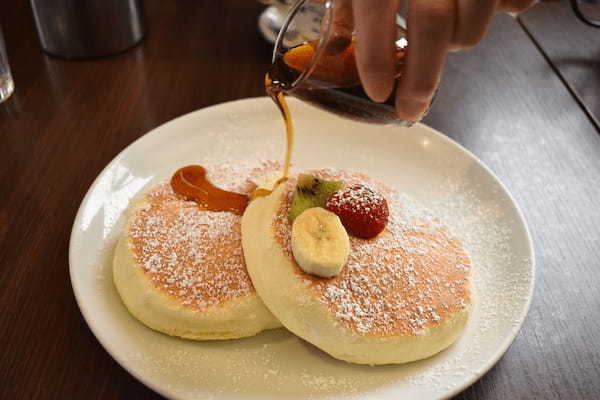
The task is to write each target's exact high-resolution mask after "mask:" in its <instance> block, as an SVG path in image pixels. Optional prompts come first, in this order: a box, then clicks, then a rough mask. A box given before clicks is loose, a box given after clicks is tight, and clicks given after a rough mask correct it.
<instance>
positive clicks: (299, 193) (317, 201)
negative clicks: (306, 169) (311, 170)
mask: <svg viewBox="0 0 600 400" xmlns="http://www.w3.org/2000/svg"><path fill="white" fill-rule="evenodd" d="M343 188H344V182H341V181H328V180H325V179H320V178H317V177H316V176H313V175H308V174H301V175H300V176H298V183H297V185H296V190H295V191H294V194H293V195H292V206H291V207H290V210H289V212H288V218H289V220H290V223H292V222H294V219H296V217H297V216H298V215H300V214H302V212H304V210H307V209H309V208H314V207H325V204H326V203H327V200H328V199H329V198H330V197H331V195H332V194H333V193H335V192H337V191H338V190H340V189H343Z"/></svg>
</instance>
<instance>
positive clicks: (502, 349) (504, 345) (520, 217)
mask: <svg viewBox="0 0 600 400" xmlns="http://www.w3.org/2000/svg"><path fill="white" fill-rule="evenodd" d="M264 99H267V97H266V96H258V97H248V98H243V99H237V100H232V101H226V102H222V103H217V104H213V105H211V106H208V107H203V108H199V109H196V110H193V111H190V112H187V113H185V114H182V115H180V116H178V117H176V118H173V119H171V120H168V121H165V122H163V123H162V124H160V125H158V126H156V127H154V128H152V129H151V130H149V131H148V132H146V133H144V134H143V135H141V136H139V137H138V138H137V139H135V140H134V141H133V142H131V143H129V144H128V145H127V146H125V148H123V149H122V150H121V151H120V152H119V153H118V154H117V155H115V156H114V157H113V158H112V159H111V160H110V161H109V162H108V163H107V164H106V166H105V167H104V168H103V169H102V170H101V171H100V172H99V173H98V175H97V176H96V178H95V179H94V181H93V182H92V183H91V184H90V186H89V187H88V189H87V191H86V193H85V196H84V197H83V199H82V200H81V203H80V204H79V207H78V209H77V214H76V215H75V219H74V221H73V225H72V227H71V233H70V237H69V280H70V283H71V287H72V289H73V295H74V297H75V302H76V303H77V307H78V308H79V311H80V312H81V314H82V316H83V319H84V321H85V323H86V325H87V326H88V328H89V329H90V331H91V332H92V334H93V335H94V337H95V338H96V340H97V341H98V342H99V343H100V345H101V346H102V347H103V348H104V350H105V351H106V352H107V353H108V354H109V355H110V356H111V357H112V358H113V360H115V361H116V362H117V363H118V364H119V365H120V366H121V367H122V368H123V369H124V370H125V371H127V372H128V373H129V374H130V375H131V376H133V377H134V378H135V379H137V380H138V381H139V382H141V383H142V384H143V385H145V386H146V387H148V388H150V389H151V390H153V391H154V392H156V393H158V394H159V395H161V396H164V397H165V398H168V399H177V398H179V397H177V396H176V395H175V393H172V392H169V391H167V390H166V389H165V388H162V387H161V386H160V385H158V384H155V383H154V382H153V380H151V379H147V378H146V377H145V376H144V375H142V374H139V373H137V372H136V371H135V369H134V368H133V367H131V366H129V365H128V362H127V360H126V359H125V358H123V357H121V356H120V355H119V353H118V351H116V350H115V349H113V348H112V346H111V344H110V343H109V341H108V340H106V339H105V338H104V337H103V335H102V334H101V332H100V329H99V327H98V326H96V325H95V324H94V323H93V317H92V316H91V315H90V313H89V309H86V306H85V305H84V302H83V294H82V292H81V288H80V286H79V283H78V282H77V279H74V275H75V272H74V271H75V266H74V265H75V260H74V258H75V256H74V251H75V250H74V242H75V240H76V239H75V236H76V233H75V231H76V228H77V227H78V226H80V225H81V223H80V222H81V219H82V218H83V209H84V206H85V205H86V204H87V202H88V200H89V197H90V196H91V194H92V192H93V191H94V189H95V188H96V186H97V184H98V182H99V180H100V179H101V178H102V177H103V176H104V174H105V172H106V171H107V170H108V169H109V168H110V167H112V166H113V165H114V164H115V163H116V162H117V161H118V160H120V159H121V158H123V155H124V154H126V152H128V151H130V149H131V148H132V147H133V146H135V145H136V144H137V143H138V142H139V141H141V140H142V139H144V138H147V137H149V136H153V135H156V132H157V131H159V130H160V129H163V128H164V127H165V126H166V125H168V124H172V123H175V122H176V121H179V120H181V119H184V118H188V117H189V116H191V115H192V114H196V113H200V112H210V110H211V109H214V108H224V107H229V106H230V105H232V104H235V103H241V102H257V101H264ZM304 104H306V103H304ZM306 105H307V106H308V107H310V108H312V109H316V110H318V111H319V112H323V111H320V110H319V109H318V108H316V107H315V106H313V105H310V104H306ZM417 125H418V126H420V127H421V128H424V129H425V130H427V131H429V132H430V133H431V134H433V135H434V136H435V137H436V138H437V139H439V140H441V141H442V142H444V143H445V144H447V145H450V146H451V147H455V148H457V149H458V150H460V151H462V152H464V153H466V155H467V156H468V157H469V158H470V159H471V160H473V161H474V162H475V163H476V164H477V165H478V166H479V167H481V168H483V170H485V172H486V173H487V174H489V175H490V176H491V177H492V178H493V180H494V181H495V183H496V184H498V185H499V187H500V189H501V190H502V192H504V194H505V195H506V196H507V197H508V199H509V200H510V205H511V206H512V207H513V208H514V209H515V211H516V216H517V222H519V223H520V224H521V226H522V227H523V229H524V233H525V237H526V239H527V240H526V241H527V243H526V249H527V251H528V252H529V262H530V264H531V267H530V270H531V280H530V283H529V285H528V287H527V300H526V302H525V305H524V307H523V308H522V309H521V311H520V313H519V314H518V315H517V319H518V323H516V324H514V325H513V326H512V329H511V330H510V331H509V334H508V335H507V336H506V337H505V339H504V341H502V342H501V344H500V345H499V346H498V348H497V350H496V352H495V353H494V354H493V356H492V357H491V358H490V359H489V361H487V362H486V363H485V366H484V367H483V368H482V369H481V370H479V371H478V372H477V373H476V374H473V375H471V376H470V377H469V378H468V379H466V380H465V381H464V382H463V383H461V384H459V385H457V386H456V387H454V388H452V389H450V390H448V391H447V392H446V393H444V394H443V396H442V397H440V399H449V398H451V397H453V396H456V395H457V394H459V393H461V392H462V391H464V390H466V389H467V388H469V387H470V386H472V385H473V384H474V383H475V382H476V381H478V380H479V379H480V378H481V377H482V376H484V375H485V374H486V373H487V372H488V371H489V370H490V369H492V367H494V366H495V365H496V364H497V363H498V361H499V360H500V358H502V356H504V354H505V353H506V351H507V350H508V348H509V347H510V345H511V344H512V343H513V342H514V340H515V338H516V337H517V335H518V333H519V331H520V330H521V327H522V326H523V323H524V322H525V319H526V318H527V314H528V313H529V309H530V307H531V303H532V301H533V295H534V289H535V282H536V276H537V268H536V255H535V249H534V246H533V239H532V237H531V232H530V229H529V226H528V224H527V220H526V219H525V216H524V214H523V212H522V210H521V208H520V206H519V204H518V203H517V201H516V200H515V198H514V197H513V195H512V193H511V192H510V191H509V190H508V188H507V187H506V186H505V185H504V183H503V182H502V181H501V180H500V179H499V178H498V176H497V175H496V174H495V173H494V172H493V171H492V170H491V169H490V168H489V167H488V166H487V165H486V164H485V163H484V162H483V161H481V160H480V159H479V158H478V157H477V156H475V154H473V153H472V152H471V151H470V150H468V149H466V148H465V147H463V146H462V145H461V144H460V143H458V142H456V141H455V140H454V139H452V138H450V137H448V136H446V135H445V134H443V133H442V132H440V131H438V130H437V129H434V128H432V127H430V126H428V125H425V124H423V123H420V122H419V123H418V124H417Z"/></svg>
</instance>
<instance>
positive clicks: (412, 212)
mask: <svg viewBox="0 0 600 400" xmlns="http://www.w3.org/2000/svg"><path fill="white" fill-rule="evenodd" d="M310 173H312V174H313V175H316V176H317V177H319V178H323V179H328V180H343V181H344V182H345V183H346V184H348V185H349V184H354V183H362V184H366V185H368V186H371V187H372V188H374V189H375V190H377V191H378V192H380V193H381V194H383V195H384V196H385V197H386V199H387V202H388V206H389V209H390V218H389V222H388V225H387V227H386V229H385V230H384V231H383V232H382V233H381V234H379V235H378V236H377V237H375V238H373V239H368V240H365V239H359V238H355V237H351V238H350V247H351V250H350V255H349V258H348V262H347V264H346V266H345V267H344V268H343V269H342V272H341V273H340V274H339V275H338V276H336V277H334V278H329V279H327V278H319V277H316V276H312V275H309V274H306V273H305V272H304V271H302V270H301V269H300V267H299V266H298V265H297V263H296V262H295V260H294V258H293V255H292V249H291V224H290V223H289V221H288V217H287V214H288V209H289V207H290V204H291V195H292V193H293V190H294V188H295V184H296V181H295V179H292V180H290V181H288V182H287V183H286V184H284V185H280V186H279V187H278V188H277V190H275V191H274V192H273V194H271V195H270V196H268V197H265V198H260V199H257V200H255V201H253V202H252V203H251V204H250V205H249V206H248V208H247V209H246V212H245V214H244V217H243V220H242V244H243V248H244V255H245V257H246V263H247V267H248V272H249V273H250V277H251V278H252V282H253V284H254V287H255V288H256V290H257V291H258V293H259V295H260V296H261V298H262V299H263V301H264V302H265V304H266V305H267V307H269V309H270V310H271V312H272V313H273V314H274V315H275V316H276V317H277V318H278V319H279V320H280V321H281V323H282V324H283V325H284V326H285V327H286V328H287V329H289V330H290V331H292V332H293V333H295V334H297V335H298V336H300V337H301V338H303V339H305V340H307V341H308V342H310V343H312V344H314V345H316V346H317V347H319V348H321V349H322V350H324V351H325V352H327V353H329V354H331V355H332V356H333V357H335V358H338V359H342V360H346V361H349V362H355V363H361V364H389V363H405V362H409V361H415V360H419V359H423V358H427V357H429V356H432V355H433V354H436V353H438V352H439V351H441V350H443V349H445V348H446V347H448V346H449V345H450V344H452V343H453V342H454V341H455V339H456V338H457V337H458V335H459V334H460V333H461V332H462V330H463V329H464V327H465V325H466V323H467V319H468V315H469V310H470V306H471V288H470V285H471V283H470V271H471V261H470V258H469V255H468V254H467V252H466V251H465V249H464V248H463V246H462V244H461V242H460V240H458V239H457V238H456V237H454V236H453V235H452V234H451V232H450V231H449V230H448V228H447V227H446V226H445V225H444V224H443V223H441V222H440V221H439V220H437V219H436V218H434V217H432V216H431V215H429V214H428V212H427V211H426V210H424V209H423V208H422V207H419V206H417V205H414V204H412V202H411V204H408V202H406V201H403V198H402V196H401V195H400V194H399V193H398V192H397V191H395V190H393V189H391V188H389V187H387V186H385V185H383V184H381V183H378V182H375V181H373V180H372V179H370V178H368V177H367V176H365V175H363V174H358V173H353V172H349V171H342V170H331V169H328V170H319V171H310Z"/></svg>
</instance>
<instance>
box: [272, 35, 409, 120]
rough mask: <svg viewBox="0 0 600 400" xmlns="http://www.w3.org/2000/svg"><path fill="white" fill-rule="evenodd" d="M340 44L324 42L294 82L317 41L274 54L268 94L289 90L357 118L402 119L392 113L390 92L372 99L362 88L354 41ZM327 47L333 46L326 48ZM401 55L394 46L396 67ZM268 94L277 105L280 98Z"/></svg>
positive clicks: (311, 54)
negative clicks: (380, 98) (386, 96)
mask: <svg viewBox="0 0 600 400" xmlns="http://www.w3.org/2000/svg"><path fill="white" fill-rule="evenodd" d="M342 43H343V42H342ZM343 46H345V47H341V48H340V44H339V43H336V45H335V46H328V48H327V49H325V51H323V52H322V54H320V56H319V58H318V60H317V62H316V65H315V67H314V69H313V71H312V72H311V73H310V75H309V76H308V78H306V79H304V80H303V81H302V82H300V83H299V84H298V85H297V86H293V82H294V81H295V80H296V79H297V78H298V77H299V76H300V74H301V73H302V72H303V71H304V69H306V68H308V66H309V65H310V63H311V60H312V58H313V57H314V56H315V53H316V47H317V44H316V43H315V42H312V43H303V44H300V45H298V46H295V47H292V48H289V49H288V50H286V51H285V53H283V54H280V55H279V56H278V57H276V58H275V62H274V63H273V65H272V66H271V69H270V70H269V72H268V74H267V93H269V94H270V95H271V93H279V92H284V93H286V94H288V93H289V94H290V95H292V96H294V97H297V98H299V99H301V100H304V101H306V102H308V103H310V104H313V105H315V106H317V107H319V108H322V109H324V110H327V111H330V112H333V113H335V114H338V115H340V116H342V117H345V118H350V119H354V120H358V121H363V122H370V123H381V124H389V123H396V124H398V123H403V122H404V121H403V120H402V119H400V118H399V117H398V115H397V114H396V109H395V106H394V98H393V95H392V96H390V98H389V99H388V100H387V101H385V102H383V103H376V102H374V101H372V100H371V99H370V98H369V97H368V96H367V93H366V92H365V91H364V89H363V87H362V85H361V83H360V78H359V76H358V70H357V67H356V58H355V55H354V54H355V53H354V50H355V41H354V40H351V41H350V40H349V41H347V42H346V43H343ZM336 47H337V48H336ZM331 48H336V49H335V50H334V51H329V50H330V49H331ZM403 59H404V49H403V48H400V47H398V48H397V51H396V60H397V63H398V64H397V70H398V71H400V67H401V65H402V61H403ZM392 93H393V92H392ZM271 98H273V99H274V100H275V102H276V103H277V104H278V107H280V105H279V104H280V101H279V100H278V99H276V98H275V97H273V95H271ZM280 109H281V107H280ZM284 118H285V116H284ZM286 125H287V123H286Z"/></svg>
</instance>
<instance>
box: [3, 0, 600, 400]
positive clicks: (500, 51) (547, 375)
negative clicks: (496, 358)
mask: <svg viewBox="0 0 600 400" xmlns="http://www.w3.org/2000/svg"><path fill="white" fill-rule="evenodd" d="M146 6H147V19H148V28H149V35H148V37H147V39H146V40H145V41H144V43H143V44H142V45H141V46H139V47H137V48H135V49H134V50H132V51H130V52H126V53H124V54H121V55H118V56H114V57H109V58H103V59H97V60H87V61H78V62H73V61H63V60H59V59H55V58H51V57H48V56H46V55H44V54H43V53H42V52H41V50H40V48H39V45H38V43H37V40H36V37H35V33H34V31H33V23H32V21H31V16H30V10H29V7H28V5H27V2H25V1H21V2H14V5H11V7H8V8H7V7H2V13H0V24H2V26H3V29H4V33H5V37H6V41H7V46H8V52H9V56H10V60H11V64H12V67H13V71H14V76H15V81H16V92H15V94H14V95H13V97H12V98H11V99H10V100H9V101H8V102H6V103H4V104H2V105H0V149H2V153H1V155H2V158H1V161H0V304H2V307H3V308H2V312H1V313H0V343H2V346H3V351H2V352H0V398H7V399H36V398H40V399H47V398H72V399H88V398H98V399H119V398H123V399H132V398H144V399H151V398H158V395H156V394H154V393H153V392H152V391H150V390H149V389H147V388H145V387H144V386H143V385H142V384H140V383H138V382H137V381H136V380H135V379H134V378H133V377H131V376H130V375H129V374H127V373H126V372H125V371H124V370H123V369H122V368H121V367H120V366H119V365H118V364H117V363H116V362H114V361H113V360H112V359H111V357H110V356H109V355H108V354H107V353H106V352H105V351H104V350H103V349H102V347H101V346H100V345H99V344H98V342H97V341H96V340H95V338H94V337H93V335H92V333H91V332H90V330H89V329H88V328H87V326H86V324H85V322H84V321H83V318H82V316H81V314H80V312H79V310H78V308H77V305H76V303H75V300H74V298H73V295H72V290H71V286H70V282H69V277H68V240H69V234H70V229H71V225H72V222H73V219H74V217H75V212H76V210H77V207H78V205H79V203H80V201H81V200H82V198H83V195H84V194H85V192H86V190H87V188H88V187H89V185H90V184H91V183H92V181H93V179H94V178H95V177H96V175H97V174H98V173H99V172H100V170H101V169H102V168H103V167H104V166H105V165H106V164H107V163H108V162H109V161H110V159H112V157H114V156H115V155H116V154H117V153H118V152H119V151H120V150H122V149H123V148H124V147H125V146H126V145H127V144H129V143H130V142H132V141H133V140H134V139H136V138H137V137H139V136H140V135H142V134H144V133H145V132H147V131H148V130H150V129H152V128H154V127H156V126H158V125H160V124H162V123H163V122H165V121H168V120H170V119H172V118H174V117H176V116H179V115H181V114H184V113H187V112H189V111H192V110H195V109H198V108H201V107H205V106H207V105H211V104H215V103H219V102H223V101H227V100H233V99H236V98H242V97H248V96H256V95H261V94H262V93H263V86H262V85H263V74H264V72H265V70H266V68H267V66H268V62H269V53H270V46H268V45H267V44H266V43H264V41H263V40H262V38H260V37H259V35H258V34H257V33H255V32H256V17H257V15H258V13H259V12H260V9H261V6H260V5H259V4H257V3H256V2H255V1H252V0H238V1H225V0H222V1H216V0H213V1H198V0H185V1H184V0H179V1H163V0H161V1H159V0H152V1H147V2H146ZM595 87H596V89H599V90H600V86H598V83H597V81H596V86H595ZM427 122H428V123H429V124H431V125H432V126H434V127H435V128H438V129H440V130H442V131H444V132H446V133H447V134H448V135H449V136H451V137H453V138H454V139H456V140H457V141H459V142H460V143H462V144H463V145H465V146H466V147H467V148H469V149H470V150H471V151H473V152H474V153H475V154H476V155H477V156H479V157H480V158H481V159H483V160H484V161H485V162H486V163H487V164H488V165H489V166H490V167H491V168H492V169H493V170H494V171H495V172H496V173H497V174H498V175H499V176H500V178H501V179H502V180H503V181H504V182H505V183H506V184H507V186H508V188H509V189H510V190H511V191H512V193H513V194H514V195H515V197H516V199H517V201H518V203H519V204H520V205H521V207H522V208H523V211H524V213H525V216H526V218H527V220H528V221H529V224H530V227H531V229H532V234H533V236H534V240H535V246H536V251H537V263H538V275H537V287H536V293H535V298H534V302H533V305H532V309H531V312H530V314H529V317H528V319H527V320H526V322H525V325H524V327H523V329H522V331H521V333H520V334H519V336H518V337H517V339H516V341H515V342H514V344H513V345H512V346H511V347H510V349H509V351H508V352H507V354H506V355H505V356H504V357H503V358H502V359H501V360H500V362H499V363H498V364H497V365H496V367H494V368H493V369H492V370H491V371H490V372H489V373H488V374H487V375H485V376H484V377H483V378H482V379H481V380H479V381H478V382H477V383H476V384H474V385H473V386H472V387H471V388H469V389H467V390H466V391H465V392H464V393H462V394H461V395H460V396H459V398H464V399H484V398H485V399H506V398H511V399H512V398H515V399H521V398H545V399H571V398H589V399H591V398H598V397H600V379H599V378H600V376H599V375H600V372H599V371H600V355H599V351H598V345H597V343H599V341H600V336H599V332H600V325H599V320H600V315H599V313H600V296H598V295H597V289H596V288H597V287H600V208H599V207H598V199H600V189H599V187H598V185H597V182H598V177H599V176H600V135H598V131H597V130H596V129H595V128H594V126H593V125H592V124H591V122H590V120H589V119H588V117H587V116H586V115H585V113H584V112H583V111H582V109H581V108H580V106H579V105H578V104H577V102H576V101H575V100H574V99H573V97H572V96H571V94H570V93H569V91H568V89H567V88H566V87H565V86H564V85H563V83H562V82H561V80H560V79H559V78H558V77H557V75H556V74H555V73H554V71H553V69H552V67H551V66H550V65H549V64H548V62H547V61H546V59H545V58H544V57H543V55H542V54H541V53H540V52H539V51H538V49H537V48H536V47H535V45H534V44H533V43H532V42H531V40H530V38H529V37H528V36H527V35H526V33H525V32H524V31H523V30H522V29H521V28H520V26H519V25H518V24H517V23H516V22H515V21H514V20H513V19H511V18H509V17H506V16H505V17H500V18H498V19H496V21H495V23H494V25H493V27H492V29H491V32H490V36H489V37H488V39H487V40H486V41H485V42H484V43H483V44H482V45H481V46H480V47H478V48H477V49H475V50H472V51H468V52H462V53H457V54H453V55H452V56H451V57H450V60H449V62H448V66H447V70H446V74H445V78H444V82H443V85H442V88H441V90H440V93H439V96H438V98H437V100H436V104H435V106H434V108H433V110H432V112H431V113H430V115H429V116H428V117H427Z"/></svg>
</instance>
